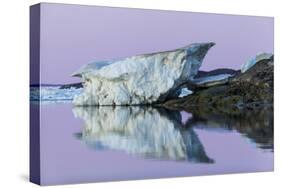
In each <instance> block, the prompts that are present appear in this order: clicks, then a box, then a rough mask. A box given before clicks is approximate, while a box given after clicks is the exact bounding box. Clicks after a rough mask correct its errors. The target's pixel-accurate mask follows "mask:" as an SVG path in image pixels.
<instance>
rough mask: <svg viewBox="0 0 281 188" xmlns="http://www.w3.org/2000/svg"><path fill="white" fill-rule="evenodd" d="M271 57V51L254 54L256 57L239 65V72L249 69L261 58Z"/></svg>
mask: <svg viewBox="0 0 281 188" xmlns="http://www.w3.org/2000/svg"><path fill="white" fill-rule="evenodd" d="M272 57H273V54H271V53H260V54H258V55H256V57H254V58H252V59H250V60H249V61H247V62H246V63H245V64H243V65H242V66H241V72H242V73H244V72H246V71H247V70H249V69H250V68H251V67H252V66H254V65H255V64H256V63H257V62H259V61H261V60H267V59H271V58H272Z"/></svg>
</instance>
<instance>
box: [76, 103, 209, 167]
mask: <svg viewBox="0 0 281 188" xmlns="http://www.w3.org/2000/svg"><path fill="white" fill-rule="evenodd" d="M73 113H74V115H75V117H78V118H81V119H83V120H84V124H85V125H84V127H83V129H82V132H81V133H77V137H78V138H80V139H81V140H82V141H83V142H85V143H86V144H87V145H88V146H90V147H91V148H94V149H111V150H121V151H125V152H126V153H129V154H133V155H138V156H142V157H145V158H156V159H165V160H187V161H192V162H200V163H213V162H214V161H213V160H212V159H210V158H209V157H208V156H207V154H206V152H205V150H204V147H203V145H202V144H201V142H200V140H199V138H198V136H197V135H196V133H195V132H194V131H193V130H192V128H186V127H185V126H184V125H183V124H182V121H181V114H180V112H179V111H172V110H167V109H163V108H152V107H140V106H130V107H121V106H117V107H112V106H104V107H93V106H91V107H75V108H74V109H73Z"/></svg>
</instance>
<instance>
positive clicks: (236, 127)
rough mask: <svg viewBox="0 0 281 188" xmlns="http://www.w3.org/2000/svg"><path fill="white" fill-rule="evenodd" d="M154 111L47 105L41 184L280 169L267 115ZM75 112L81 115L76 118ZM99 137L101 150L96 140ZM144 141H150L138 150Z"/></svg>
mask: <svg viewBox="0 0 281 188" xmlns="http://www.w3.org/2000/svg"><path fill="white" fill-rule="evenodd" d="M31 109H32V106H31ZM127 109H129V108H127ZM155 110H156V109H151V110H150V111H149V110H139V111H138V110H135V111H134V110H131V111H130V113H128V112H126V111H128V110H125V112H122V113H123V115H120V114H119V113H120V112H118V113H117V111H116V110H111V111H110V113H107V112H108V111H109V110H104V111H103V112H101V111H100V110H85V109H80V110H78V111H77V110H76V109H73V107H72V105H71V104H49V105H43V106H41V177H42V179H41V180H42V183H43V184H63V183H78V182H82V181H83V182H91V181H108V180H125V179H145V178H160V177H175V176H193V175H207V174H222V173H235V172H255V171H271V170H273V152H270V150H269V149H262V148H263V147H261V145H262V146H263V145H269V146H270V147H269V148H272V135H271V132H270V131H268V130H267V129H268V128H266V129H264V128H263V126H262V125H263V123H261V122H266V121H261V119H258V120H259V121H261V122H259V123H257V122H254V121H252V120H249V118H248V120H247V121H246V120H245V121H244V120H240V121H239V123H237V122H238V121H237V119H234V120H233V119H231V118H230V119H229V118H225V119H223V118H219V119H220V120H221V121H215V120H216V118H214V119H215V120H214V119H212V117H209V116H208V118H207V119H204V118H206V117H205V116H203V115H202V116H200V117H198V116H196V118H195V116H194V115H191V114H189V113H186V112H181V113H179V112H171V111H167V110H166V111H163V110H161V109H160V110H156V111H155ZM72 111H74V112H75V113H76V115H77V117H79V118H75V117H74V115H73V112H72ZM114 113H116V114H114ZM106 114H107V115H106ZM124 114H125V115H124ZM126 114H127V115H126ZM138 114H139V115H138ZM177 114H180V116H178V115H177ZM93 115H95V116H93ZM101 115H103V118H101ZM132 115H135V116H132ZM265 115H266V114H265ZM99 116H100V117H99ZM254 116H257V115H256V114H254ZM113 117H114V118H113ZM121 117H122V118H121ZM247 117H248V116H247ZM260 117H262V116H261V115H260ZM112 118H113V119H112ZM120 118H121V119H120ZM222 119H223V120H222ZM110 120H112V121H110ZM126 121H127V123H124V122H126ZM148 122H149V123H150V124H149V125H147V123H148ZM152 122H157V123H159V126H157V125H156V124H153V123H152ZM222 122H224V123H222ZM97 123H98V124H97ZM104 123H106V124H104ZM115 123H116V124H115ZM220 124H221V125H222V126H220ZM247 124H248V125H247ZM96 125H99V128H98V126H96ZM120 125H122V126H121V127H119V126H120ZM117 128H118V129H117ZM157 128H159V129H157ZM89 129H90V130H91V131H92V132H91V131H89ZM222 130H223V131H222ZM156 131H157V132H159V133H160V134H156V133H155V132H156ZM109 132H110V134H111V135H113V136H114V138H115V139H116V138H118V139H117V141H116V140H113V141H116V142H117V143H118V142H122V144H123V145H121V146H118V145H117V146H118V147H117V146H116V145H115V144H116V143H114V142H113V143H111V142H110V139H109V138H110V137H108V135H109V134H108V133H109ZM261 132H262V133H264V134H260V133H261ZM166 133H167V134H168V135H166ZM77 137H78V138H77ZM155 137H156V138H155ZM173 137H174V138H173ZM261 137H262V138H261ZM101 138H103V139H101ZM105 138H106V139H105ZM127 138H130V139H131V140H129V139H128V140H126V139H127ZM145 138H148V140H146V139H145ZM96 141H98V142H99V144H101V145H100V146H101V147H102V150H101V149H100V148H99V147H96V146H94V147H93V145H92V144H93V143H95V142H96ZM105 141H106V142H105ZM129 141H131V142H129ZM257 143H258V144H257ZM141 144H143V145H144V146H145V147H144V146H143V145H141ZM177 144H179V145H180V147H178V146H177ZM115 146H116V147H115ZM159 146H161V148H158V147H159ZM128 147H132V148H128ZM138 147H141V148H142V147H143V148H142V149H141V150H138V149H137V148H138ZM265 148H268V147H265ZM147 151H149V152H147ZM168 151H169V152H170V153H169V152H168ZM179 151H180V152H179ZM178 156H180V157H178ZM207 159H208V160H209V161H208V160H207ZM206 160H207V161H208V163H206ZM211 160H213V163H210V162H211Z"/></svg>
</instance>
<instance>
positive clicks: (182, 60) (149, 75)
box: [73, 43, 214, 105]
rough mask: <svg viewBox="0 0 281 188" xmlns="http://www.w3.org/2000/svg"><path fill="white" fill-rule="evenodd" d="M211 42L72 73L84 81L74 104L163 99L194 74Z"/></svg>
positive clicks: (87, 66) (120, 102)
mask: <svg viewBox="0 0 281 188" xmlns="http://www.w3.org/2000/svg"><path fill="white" fill-rule="evenodd" d="M213 45H214V43H198V44H197V43H196V44H191V45H189V46H187V47H183V48H179V49H176V50H172V51H166V52H159V53H153V54H144V55H137V56H132V57H128V58H125V59H121V60H111V61H101V62H95V63H91V64H88V65H86V66H83V67H82V68H81V69H80V70H78V71H76V72H75V73H73V76H79V77H81V78H82V81H83V82H84V92H83V93H82V94H81V95H79V96H76V97H75V98H74V100H73V103H74V104H75V105H136V104H151V103H154V102H156V101H159V100H164V99H165V98H166V96H167V94H168V93H169V92H170V91H171V90H173V89H175V88H177V87H178V86H179V85H180V84H182V83H184V82H186V81H187V80H191V79H193V78H194V76H195V75H196V74H197V72H198V69H199V67H200V66H201V64H202V61H203V59H204V57H205V55H206V53H207V52H208V50H209V49H210V48H211V47H212V46H213Z"/></svg>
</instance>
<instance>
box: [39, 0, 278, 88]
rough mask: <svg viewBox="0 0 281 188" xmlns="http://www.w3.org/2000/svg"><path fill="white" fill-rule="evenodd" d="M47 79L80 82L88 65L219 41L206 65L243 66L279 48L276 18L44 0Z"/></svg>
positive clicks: (42, 29)
mask: <svg viewBox="0 0 281 188" xmlns="http://www.w3.org/2000/svg"><path fill="white" fill-rule="evenodd" d="M40 19H41V25H40V32H41V33H40V34H41V38H40V45H41V46H40V63H41V64H40V65H41V78H40V79H41V83H44V84H64V83H72V82H79V79H78V78H72V77H71V76H70V75H71V73H73V72H74V71H76V70H77V69H79V68H80V67H81V66H82V65H84V64H87V63H90V62H94V61H99V60H109V59H113V58H114V59H115V58H122V57H127V56H132V55H136V54H143V53H151V52H157V51H165V50H171V49H176V48H179V47H183V46H186V45H188V44H190V43H195V42H215V43H216V45H215V46H214V47H213V48H212V49H211V50H210V51H209V53H208V54H207V56H206V58H205V59H204V61H203V65H202V67H201V70H211V69H216V68H234V69H239V68H240V66H241V64H243V63H244V62H246V61H247V60H248V59H249V58H251V57H253V56H255V55H256V54H257V53H259V52H271V53H273V48H274V42H273V41H274V34H273V23H274V20H273V18H270V17H256V16H232V15H220V14H203V13H189V12H177V11H159V10H145V9H127V8H109V7H98V6H80V5H65V4H49V3H43V4H41V18H40Z"/></svg>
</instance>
